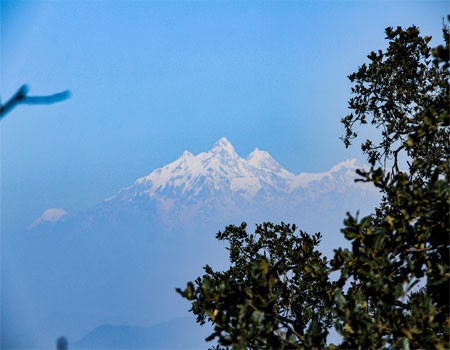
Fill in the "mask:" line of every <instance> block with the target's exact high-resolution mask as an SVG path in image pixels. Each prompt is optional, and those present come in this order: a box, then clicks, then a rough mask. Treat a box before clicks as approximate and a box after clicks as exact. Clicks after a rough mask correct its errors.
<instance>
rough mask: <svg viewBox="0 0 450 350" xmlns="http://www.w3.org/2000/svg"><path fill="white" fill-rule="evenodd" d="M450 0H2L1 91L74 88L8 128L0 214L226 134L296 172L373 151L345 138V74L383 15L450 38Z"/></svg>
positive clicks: (6, 218) (45, 203) (133, 172)
mask: <svg viewBox="0 0 450 350" xmlns="http://www.w3.org/2000/svg"><path fill="white" fill-rule="evenodd" d="M448 12H449V7H448V3H447V2H446V1H441V2H439V1H397V2H390V1H380V2H369V1H355V2H352V1H336V2H330V1H327V2H320V1H297V2H220V1H214V2H150V1H149V2H145V1H95V2H90V1H60V2H56V1H51V2H39V1H33V2H31V1H29V2H16V1H1V85H0V87H1V89H0V93H1V97H2V100H3V101H4V100H6V99H7V98H8V97H9V96H10V95H11V94H12V93H14V92H15V90H16V89H17V88H18V87H19V86H20V85H22V84H24V83H28V84H29V85H30V94H32V93H34V94H50V93H54V92H58V91H61V90H65V89H70V90H71V92H72V98H71V99H70V100H68V101H66V102H64V103H61V104H57V105H52V106H21V107H19V108H17V109H16V110H15V111H13V112H12V113H11V114H10V115H8V116H7V118H5V119H4V120H3V121H2V122H1V125H0V129H1V130H0V132H1V152H2V153H1V181H2V183H1V185H2V187H1V192H2V224H3V228H6V229H11V230H13V229H18V228H20V227H23V226H25V225H28V224H30V223H31V222H32V221H33V220H34V219H35V218H36V217H37V216H39V215H40V214H41V213H42V212H43V211H44V210H45V209H47V208H49V207H62V208H65V209H66V210H68V211H77V210H81V209H83V208H86V207H89V206H91V205H94V204H96V203H97V202H99V201H101V200H102V199H104V198H106V197H109V196H110V195H112V194H114V193H115V192H116V191H117V190H118V189H120V188H122V187H124V186H127V185H129V184H131V183H132V181H134V180H135V179H136V178H138V177H141V176H144V175H146V174H148V173H149V172H151V171H152V170H154V169H155V168H158V167H160V166H163V165H165V164H167V163H169V162H171V161H173V160H174V159H176V158H177V157H178V156H179V155H180V154H181V153H182V152H183V151H184V150H185V149H189V150H190V151H191V152H193V153H199V152H201V151H206V150H208V149H209V148H210V147H211V146H212V145H213V144H214V142H215V141H217V140H218V139H219V138H220V137H222V136H225V137H227V138H228V139H229V140H230V141H231V142H232V143H233V145H234V146H235V148H236V150H237V152H238V153H239V154H240V155H241V156H246V155H247V154H248V153H250V152H251V151H252V150H253V148H254V147H256V146H257V147H259V148H260V149H264V150H267V151H269V152H270V153H271V154H272V156H273V157H274V158H275V159H277V160H278V161H279V162H280V163H281V164H282V165H283V166H285V167H286V168H287V169H288V170H290V171H291V172H294V173H298V172H301V171H324V170H327V169H328V168H330V167H331V166H332V165H334V164H336V163H337V162H339V161H342V160H344V159H347V158H351V157H358V158H359V159H361V160H362V159H363V158H361V157H360V152H359V147H354V148H352V149H350V150H346V149H345V148H344V147H343V145H342V143H341V142H340V141H339V139H338V138H339V136H340V135H341V134H342V127H341V125H340V123H339V121H340V119H341V118H342V117H343V116H344V115H345V114H346V113H347V109H346V108H347V100H348V98H349V96H350V84H349V82H348V80H347V75H348V74H350V73H351V72H353V71H355V70H356V69H357V67H358V66H359V65H360V64H362V63H363V62H365V61H366V56H367V54H368V53H369V52H370V51H371V50H376V49H378V48H383V47H385V46H386V42H385V40H384V32H383V31H384V28H385V27H387V26H397V25H402V26H409V25H412V24H416V25H417V26H419V27H420V28H421V31H422V33H424V34H427V35H430V34H431V35H433V37H434V40H433V42H432V43H438V42H440V33H441V26H442V17H444V16H446V14H447V13H448Z"/></svg>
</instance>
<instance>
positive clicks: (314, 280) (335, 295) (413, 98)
mask: <svg viewBox="0 0 450 350" xmlns="http://www.w3.org/2000/svg"><path fill="white" fill-rule="evenodd" d="M443 32H444V42H445V46H443V45H440V46H438V47H437V48H435V49H431V48H430V47H429V46H428V44H429V42H430V39H431V38H429V37H421V36H420V33H419V30H418V28H417V27H414V26H413V27H410V28H408V29H406V30H403V29H402V28H400V27H398V28H397V29H395V30H394V29H393V28H387V29H386V35H387V37H386V38H387V39H388V41H389V46H388V48H387V50H386V52H383V51H381V50H380V51H378V52H376V53H375V52H372V53H371V54H370V55H369V56H368V58H369V60H370V63H369V64H368V65H366V64H363V65H362V66H361V67H360V68H359V69H358V71H357V72H355V73H353V74H351V75H350V76H349V79H350V80H351V81H352V82H353V83H354V86H353V88H352V93H353V95H354V97H352V98H351V99H350V101H349V107H350V109H351V110H353V113H352V114H350V115H348V116H346V117H345V118H343V120H342V122H343V124H344V127H345V131H346V134H345V135H344V137H343V141H344V143H345V145H346V146H349V145H350V144H351V142H352V140H353V139H355V138H356V137H357V136H358V130H356V128H357V127H358V126H363V125H371V128H372V129H374V130H379V131H380V135H379V137H378V138H377V137H375V138H374V139H373V140H367V141H365V142H364V143H363V144H362V151H363V153H364V154H365V155H367V158H368V161H369V163H370V165H371V168H370V170H368V171H363V170H360V171H358V173H359V175H360V176H361V178H360V179H359V180H360V181H365V182H370V183H372V184H373V185H374V186H376V187H377V188H378V189H379V191H380V192H381V193H382V195H383V199H382V201H381V203H380V205H379V207H378V208H377V209H376V211H375V213H374V214H373V215H371V216H368V217H364V218H358V217H357V216H356V217H354V216H352V215H350V214H348V216H347V218H346V219H345V221H344V228H343V229H342V232H343V234H344V235H345V237H346V239H348V240H349V242H350V243H351V249H342V248H339V249H337V250H336V251H335V256H334V258H333V260H332V261H331V262H330V264H328V263H327V261H326V259H325V258H322V256H321V254H320V253H319V252H318V251H317V250H316V246H317V244H318V242H319V240H320V235H319V234H316V235H313V236H309V235H308V234H306V233H304V232H302V231H300V233H299V234H296V233H295V227H294V226H290V225H285V224H281V225H273V224H269V223H265V224H263V225H260V226H257V229H256V231H255V233H254V234H248V233H247V232H246V227H245V224H243V225H241V226H240V227H235V226H229V227H227V228H226V230H225V232H224V233H219V234H218V235H217V238H218V239H219V240H226V241H228V242H229V244H230V247H229V249H230V260H231V267H230V269H229V270H227V271H225V272H214V271H213V270H212V269H211V268H210V267H209V266H207V267H206V268H205V271H206V274H205V275H204V276H203V277H202V278H198V279H197V280H196V284H195V285H194V284H193V283H191V282H190V283H188V286H187V288H186V289H185V290H184V291H181V290H178V292H179V293H181V295H182V296H183V297H185V298H187V299H189V300H191V301H192V311H193V313H194V314H196V315H197V320H198V322H200V323H204V322H205V321H206V320H208V321H211V322H213V323H214V326H215V329H214V333H213V334H212V335H211V336H210V339H211V340H212V339H214V338H217V340H218V343H219V344H220V345H221V346H232V347H233V348H239V349H241V348H324V347H325V346H326V336H327V334H328V330H329V328H330V325H331V324H332V323H334V325H335V328H336V330H337V331H338V332H339V333H340V334H341V335H342V337H343V342H342V344H340V346H339V347H340V348H351V349H379V348H385V347H389V348H400V349H409V348H425V349H431V348H436V349H447V348H449V347H450V344H449V336H450V334H449V326H450V318H449V313H450V310H449V295H450V290H449V276H450V267H449V261H450V256H449V246H450V244H449V238H450V229H449V224H450V215H449V213H450V205H449V199H450V187H449V181H450V170H449V155H450V143H449V140H450V130H449V124H450V123H449V109H450V102H449V96H450V88H449V67H450V64H449V41H450V40H449V39H450V34H449V30H448V28H447V27H444V30H443ZM332 272H335V273H338V279H337V281H335V282H330V273H332ZM329 347H330V348H333V347H334V346H332V345H331V346H329Z"/></svg>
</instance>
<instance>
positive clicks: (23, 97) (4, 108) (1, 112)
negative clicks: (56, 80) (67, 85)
mask: <svg viewBox="0 0 450 350" xmlns="http://www.w3.org/2000/svg"><path fill="white" fill-rule="evenodd" d="M27 94H28V86H27V85H22V86H21V87H20V88H19V90H17V92H16V93H15V94H14V95H13V96H12V97H11V98H10V99H9V100H8V101H7V102H6V103H5V104H3V105H2V104H1V103H0V120H1V119H2V118H4V117H5V115H6V114H8V113H9V112H10V111H11V110H12V109H14V108H15V107H16V106H17V105H19V104H27V105H49V104H53V103H58V102H61V101H64V100H67V99H68V98H69V97H70V91H69V90H65V91H62V92H58V93H56V94H53V95H46V96H28V95H27Z"/></svg>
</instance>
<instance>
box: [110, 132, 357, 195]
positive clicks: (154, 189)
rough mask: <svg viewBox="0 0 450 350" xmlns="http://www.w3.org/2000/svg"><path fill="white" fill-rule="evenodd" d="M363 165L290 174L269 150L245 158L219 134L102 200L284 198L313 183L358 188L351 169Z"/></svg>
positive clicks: (351, 163) (353, 163) (352, 163)
mask: <svg viewBox="0 0 450 350" xmlns="http://www.w3.org/2000/svg"><path fill="white" fill-rule="evenodd" d="M362 167H363V165H362V164H359V163H358V162H357V161H356V160H355V159H351V160H347V161H345V162H342V163H339V164H337V165H335V166H333V167H332V168H331V169H330V170H329V171H326V172H323V173H300V174H298V175H294V174H292V173H290V172H289V171H287V170H286V169H284V168H283V167H282V166H281V165H280V164H279V163H278V162H277V161H276V160H274V159H273V158H272V156H271V155H270V154H269V153H268V152H266V151H261V150H259V149H258V148H255V150H254V151H253V152H252V153H251V154H250V155H249V156H248V157H247V159H244V158H241V157H240V156H239V155H238V154H237V153H236V151H235V149H234V147H233V146H232V145H231V143H230V142H229V141H228V140H227V139H226V138H224V137H223V138H221V139H220V140H219V141H217V142H216V144H215V145H214V146H213V148H212V149H211V150H210V151H208V152H203V153H200V154H198V155H197V156H195V155H193V154H192V153H190V152H189V151H184V153H183V154H182V155H181V157H180V158H178V159H177V160H176V161H174V162H172V163H170V164H168V165H166V166H164V167H162V168H160V169H157V170H155V171H153V172H152V173H151V174H149V175H147V176H145V177H142V178H140V179H138V180H136V182H135V183H134V184H133V185H132V186H130V187H128V188H125V189H123V190H121V191H120V192H119V193H118V194H116V195H115V196H113V197H111V198H108V199H107V201H113V200H122V201H130V200H133V198H134V197H137V196H141V195H142V194H143V193H145V194H146V195H147V196H148V197H150V198H156V197H159V198H161V197H165V198H169V197H178V198H180V197H183V199H184V200H188V201H189V200H193V199H194V198H195V197H203V196H204V195H210V196H213V195H219V194H226V195H228V196H231V197H236V198H239V199H244V200H246V201H251V200H252V199H254V198H255V197H256V196H258V195H261V194H264V193H277V194H278V195H283V196H285V195H290V194H293V193H295V192H296V191H298V190H299V189H303V190H304V189H307V188H308V187H311V186H314V185H315V186H318V185H320V186H321V187H322V189H324V190H330V189H338V186H341V187H342V186H344V187H345V186H357V185H355V183H354V178H355V170H356V169H358V168H362Z"/></svg>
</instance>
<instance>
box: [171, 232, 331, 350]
mask: <svg viewBox="0 0 450 350" xmlns="http://www.w3.org/2000/svg"><path fill="white" fill-rule="evenodd" d="M296 229H297V228H296V227H295V225H292V226H291V225H286V224H283V223H281V225H274V224H271V223H264V224H262V225H258V226H257V227H256V230H255V233H254V234H248V233H247V231H246V224H245V223H243V224H242V225H241V226H239V227H236V226H228V227H227V228H226V229H225V231H224V232H223V233H222V232H219V233H218V234H217V239H219V240H226V241H228V242H229V248H228V249H229V251H230V261H231V267H230V269H229V270H228V271H225V272H214V271H213V270H212V268H211V267H209V266H206V267H205V272H206V274H205V275H204V276H203V277H202V278H200V277H199V278H197V280H196V281H195V285H194V284H193V283H192V282H190V283H188V285H187V288H186V290H184V291H181V290H180V289H178V292H179V293H180V294H181V295H182V296H183V297H185V298H187V299H188V300H192V301H193V302H192V312H193V313H194V314H195V315H197V321H198V322H199V323H201V324H203V323H205V319H206V318H208V320H210V321H212V322H214V333H213V334H212V335H211V336H210V337H209V340H212V339H214V338H215V337H217V338H218V341H219V344H221V345H224V346H228V345H231V346H232V347H233V348H238V349H242V348H254V349H273V348H276V349H292V348H299V344H300V343H301V344H304V345H305V346H307V347H324V346H325V339H326V335H327V334H328V329H329V328H330V327H331V325H332V315H331V314H330V313H329V312H328V308H329V307H330V306H331V305H329V302H328V301H329V300H330V298H329V295H328V294H327V293H328V292H329V291H330V290H331V283H330V281H329V278H328V272H329V269H328V267H327V259H326V258H325V257H322V255H321V253H320V252H319V251H318V250H316V246H317V245H318V244H319V242H320V238H321V237H320V234H319V233H317V234H315V235H312V236H310V235H308V234H306V233H304V232H302V231H300V232H298V233H297V232H296Z"/></svg>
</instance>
